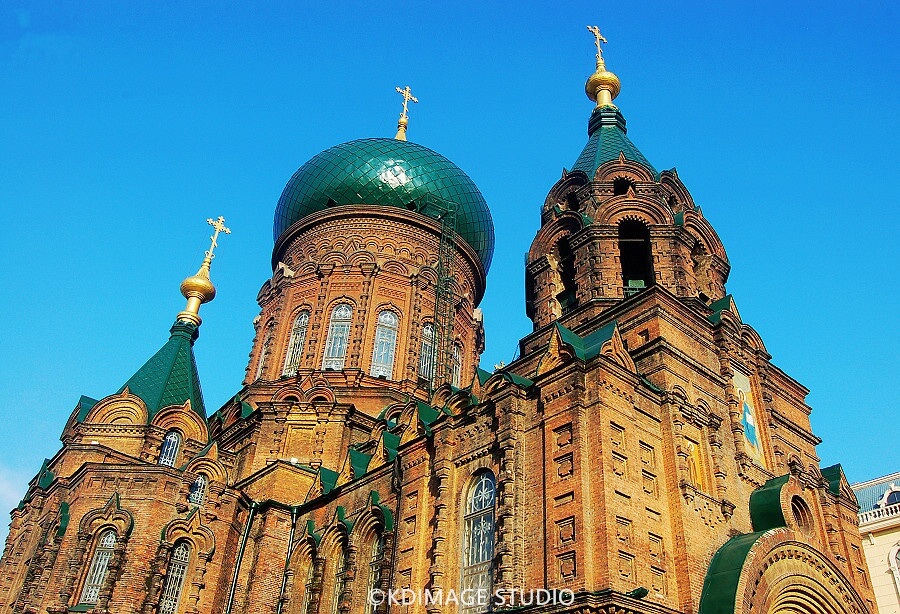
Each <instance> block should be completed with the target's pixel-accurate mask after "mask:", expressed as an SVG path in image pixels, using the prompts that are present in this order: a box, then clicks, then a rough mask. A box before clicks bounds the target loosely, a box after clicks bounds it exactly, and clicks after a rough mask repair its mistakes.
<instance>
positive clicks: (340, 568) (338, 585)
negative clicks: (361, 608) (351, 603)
mask: <svg viewBox="0 0 900 614" xmlns="http://www.w3.org/2000/svg"><path fill="white" fill-rule="evenodd" d="M335 558H336V560H335V562H334V587H333V588H334V591H333V592H334V595H332V599H331V614H338V609H339V608H340V605H341V597H342V596H343V595H344V583H345V582H346V580H347V556H346V554H344V548H343V546H338V553H337V557H335Z"/></svg>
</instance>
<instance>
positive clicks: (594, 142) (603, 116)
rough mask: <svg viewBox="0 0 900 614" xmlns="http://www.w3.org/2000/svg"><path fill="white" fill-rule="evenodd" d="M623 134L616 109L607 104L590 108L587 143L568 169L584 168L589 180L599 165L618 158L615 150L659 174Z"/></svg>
mask: <svg viewBox="0 0 900 614" xmlns="http://www.w3.org/2000/svg"><path fill="white" fill-rule="evenodd" d="M625 133H626V130H625V118H624V117H622V114H621V113H620V112H619V109H617V108H616V107H611V106H606V107H599V108H596V109H594V112H593V113H591V119H590V120H589V121H588V137H589V138H588V142H587V145H585V146H584V149H583V150H582V151H581V155H580V156H578V160H576V161H575V166H574V167H573V168H572V170H573V171H575V170H578V171H584V172H585V173H586V174H587V176H588V178H589V179H593V177H594V173H595V172H596V171H597V169H598V168H600V166H601V165H603V164H605V163H606V162H609V161H611V160H618V158H619V153H622V154H624V155H625V159H626V160H631V161H632V162H637V163H639V164H642V165H644V166H646V167H647V168H648V169H649V170H650V171H651V172H652V173H653V176H654V177H658V176H659V173H657V172H656V169H655V168H653V165H652V164H650V162H649V161H648V160H647V158H645V157H644V154H642V153H641V152H640V151H639V150H638V148H637V147H635V146H634V143H632V142H631V139H629V138H628V137H627V136H625Z"/></svg>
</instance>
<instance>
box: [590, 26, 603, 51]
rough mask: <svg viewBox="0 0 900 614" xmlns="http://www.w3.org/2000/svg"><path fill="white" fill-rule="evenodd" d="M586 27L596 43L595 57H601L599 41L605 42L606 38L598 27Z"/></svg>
mask: <svg viewBox="0 0 900 614" xmlns="http://www.w3.org/2000/svg"><path fill="white" fill-rule="evenodd" d="M587 29H588V30H589V31H590V32H591V34H593V35H594V42H595V43H596V44H597V57H598V58H602V57H603V50H602V49H600V43H605V42H607V40H606V39H605V38H603V35H602V34H600V28H598V27H597V26H588V27H587Z"/></svg>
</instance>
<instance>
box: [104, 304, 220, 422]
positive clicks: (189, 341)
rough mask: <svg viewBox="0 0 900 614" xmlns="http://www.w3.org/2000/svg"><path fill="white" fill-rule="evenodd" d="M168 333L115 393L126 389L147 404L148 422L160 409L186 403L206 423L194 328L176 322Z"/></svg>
mask: <svg viewBox="0 0 900 614" xmlns="http://www.w3.org/2000/svg"><path fill="white" fill-rule="evenodd" d="M169 332H170V333H171V336H170V337H169V340H168V341H167V342H166V344H165V345H163V346H162V347H161V348H160V349H159V351H158V352H156V354H154V355H153V356H152V357H151V358H150V360H148V361H147V362H146V363H144V366H143V367H141V368H140V369H138V371H137V373H135V374H134V375H132V376H131V379H129V380H128V381H127V382H125V385H124V386H122V387H121V388H120V389H119V392H122V391H123V390H125V389H126V388H128V391H129V392H131V394H134V395H137V396H139V397H140V398H141V399H142V400H143V401H144V403H146V404H147V411H148V413H149V419H150V420H152V419H153V417H154V416H155V415H156V414H157V413H158V412H159V410H161V409H162V408H163V407H168V406H169V405H184V402H185V401H187V400H190V402H191V408H192V409H193V410H194V411H195V412H197V414H199V415H200V417H201V418H203V419H204V420H206V407H205V406H204V405H203V393H202V392H201V390H200V376H199V375H198V374H197V362H196V361H195V360H194V350H193V346H194V341H195V340H196V339H197V334H198V332H197V327H196V326H195V325H194V324H192V323H190V322H182V321H178V322H175V324H173V325H172V328H171V329H170V330H169Z"/></svg>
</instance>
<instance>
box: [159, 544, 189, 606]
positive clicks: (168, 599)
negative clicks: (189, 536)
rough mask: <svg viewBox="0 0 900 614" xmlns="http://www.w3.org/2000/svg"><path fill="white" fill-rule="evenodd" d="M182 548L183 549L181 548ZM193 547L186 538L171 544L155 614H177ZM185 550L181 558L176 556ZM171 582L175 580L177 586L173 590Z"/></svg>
mask: <svg viewBox="0 0 900 614" xmlns="http://www.w3.org/2000/svg"><path fill="white" fill-rule="evenodd" d="M182 548H183V549H184V550H182ZM193 549H194V548H193V544H191V542H190V541H188V540H186V539H180V540H178V541H177V542H175V544H174V545H173V546H172V551H171V553H170V554H169V562H168V564H167V565H166V577H165V582H163V587H162V590H161V591H160V594H159V605H158V606H157V609H156V612H157V614H178V611H179V609H180V608H181V601H182V598H183V597H184V586H185V584H187V577H188V574H189V572H190V565H191V553H192V552H191V551H192V550H193ZM185 551H186V554H185V555H184V558H183V559H177V558H176V557H177V556H179V553H180V552H185ZM174 572H180V573H179V574H178V575H177V576H175V575H173V573H174ZM176 578H177V579H176ZM173 582H177V583H178V586H177V589H175V590H174V591H170V589H172V588H173V586H174V585H173V584H172V583H173ZM170 593H173V594H170Z"/></svg>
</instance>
